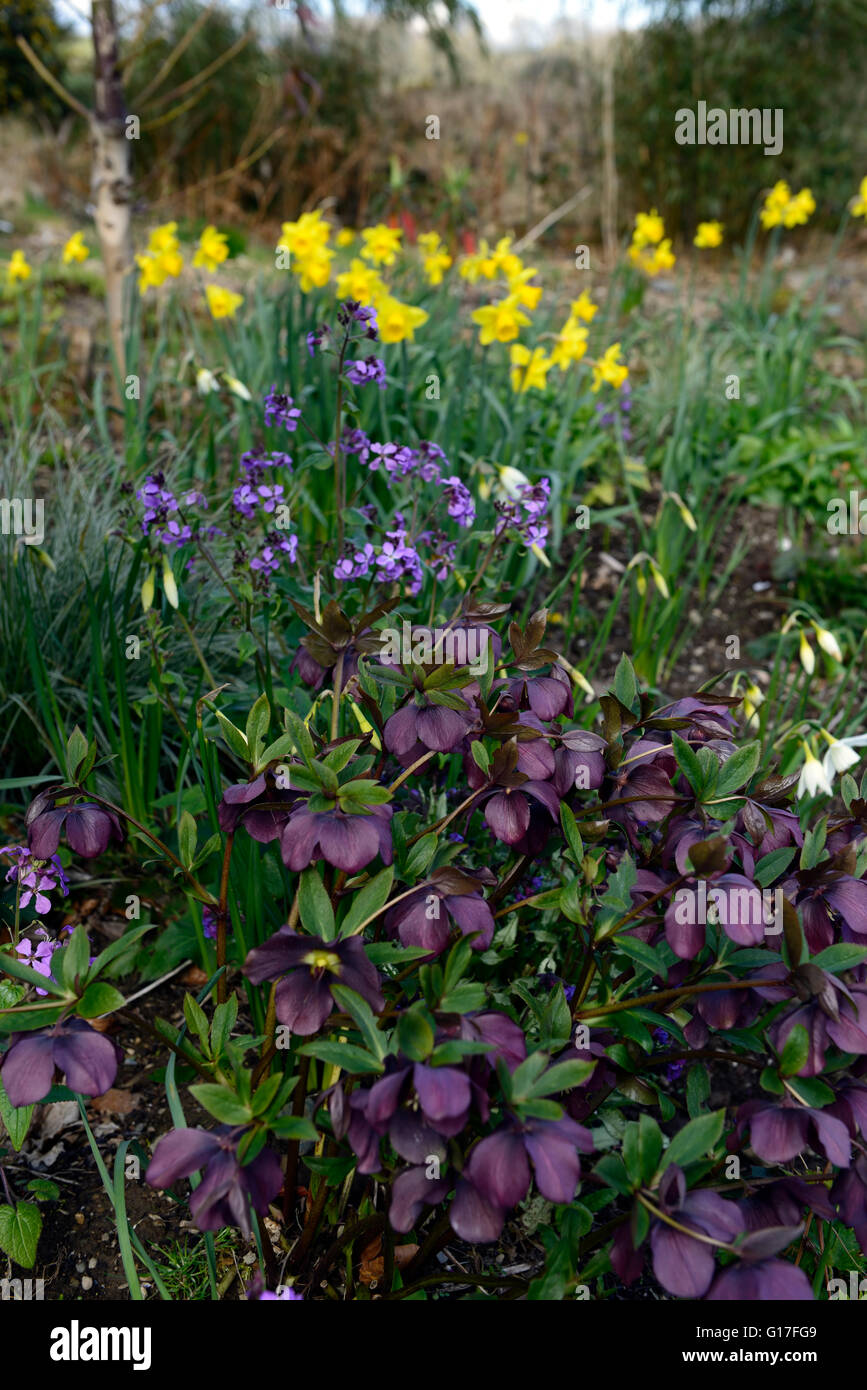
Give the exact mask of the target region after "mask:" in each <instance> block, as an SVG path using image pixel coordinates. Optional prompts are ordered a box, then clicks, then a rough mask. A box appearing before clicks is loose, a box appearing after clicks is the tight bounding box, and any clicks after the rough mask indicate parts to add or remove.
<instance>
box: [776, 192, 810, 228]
mask: <svg viewBox="0 0 867 1390" xmlns="http://www.w3.org/2000/svg"><path fill="white" fill-rule="evenodd" d="M815 211H816V199H815V198H814V197H813V194H812V193H811V191H810V189H809V188H802V189H801V191H800V193H796V194H795V196H794V198H793V199H792V201H791V202H790V203H789V205H788V207H787V208H786V209H785V211H784V213H783V226H784V227H803V226H804V225H805V223H806V222H807V219H808V218H809V217H811V216H812V214H813V213H814V212H815Z"/></svg>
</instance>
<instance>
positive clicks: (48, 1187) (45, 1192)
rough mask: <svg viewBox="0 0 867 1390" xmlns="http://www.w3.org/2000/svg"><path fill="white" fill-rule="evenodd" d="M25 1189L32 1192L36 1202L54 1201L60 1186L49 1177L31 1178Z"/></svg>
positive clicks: (58, 1193)
mask: <svg viewBox="0 0 867 1390" xmlns="http://www.w3.org/2000/svg"><path fill="white" fill-rule="evenodd" d="M26 1190H27V1191H28V1192H32V1193H33V1196H34V1197H35V1198H36V1200H37V1202H56V1201H57V1199H58V1197H59V1196H60V1188H59V1187H58V1186H57V1183H56V1182H52V1181H51V1179H50V1178H31V1180H30V1182H29V1183H28V1184H27V1187H26Z"/></svg>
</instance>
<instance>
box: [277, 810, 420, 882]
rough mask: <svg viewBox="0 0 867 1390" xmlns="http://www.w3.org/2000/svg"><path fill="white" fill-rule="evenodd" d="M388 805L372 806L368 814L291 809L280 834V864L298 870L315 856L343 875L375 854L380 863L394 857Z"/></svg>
mask: <svg viewBox="0 0 867 1390" xmlns="http://www.w3.org/2000/svg"><path fill="white" fill-rule="evenodd" d="M393 814H394V813H393V808H392V807H391V806H372V807H371V808H370V814H369V815H361V814H358V815H350V814H348V813H347V812H346V811H341V809H340V807H339V806H336V807H335V808H334V810H333V811H309V810H308V809H307V807H306V806H302V807H300V808H299V809H298V810H296V811H293V812H292V814H291V816H290V817H289V819H288V821H287V822H286V824H285V825H284V827H283V830H282V833H281V836H280V853H281V854H282V856H283V863H284V864H285V865H286V867H287V869H291V870H292V872H293V873H300V872H301V871H302V869H306V868H307V867H308V865H310V864H313V863H315V862H316V861H317V860H319V859H324V860H325V861H326V863H328V864H333V865H334V867H335V868H336V869H341V870H342V871H343V873H345V874H357V873H359V872H360V871H361V869H363V868H364V867H365V866H366V865H367V864H369V863H370V861H371V859H375V858H376V856H377V854H378V855H379V856H380V858H381V859H382V862H383V864H390V863H391V861H392V859H393V857H394V850H393V848H392V843H391V817H392V815H393Z"/></svg>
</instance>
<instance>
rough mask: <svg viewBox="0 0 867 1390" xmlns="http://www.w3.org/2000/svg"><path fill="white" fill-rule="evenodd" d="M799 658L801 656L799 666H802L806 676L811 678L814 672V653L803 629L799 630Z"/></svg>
mask: <svg viewBox="0 0 867 1390" xmlns="http://www.w3.org/2000/svg"><path fill="white" fill-rule="evenodd" d="M800 656H801V665H802V666H803V668H804V670H805V671H806V672H807V675H808V676H812V674H813V672H814V671H815V669H816V653H815V652H814V651H813V648H812V647H811V646H810V642H809V638H808V637H807V634H806V632H804V629H803V628H802V629H801V651H800Z"/></svg>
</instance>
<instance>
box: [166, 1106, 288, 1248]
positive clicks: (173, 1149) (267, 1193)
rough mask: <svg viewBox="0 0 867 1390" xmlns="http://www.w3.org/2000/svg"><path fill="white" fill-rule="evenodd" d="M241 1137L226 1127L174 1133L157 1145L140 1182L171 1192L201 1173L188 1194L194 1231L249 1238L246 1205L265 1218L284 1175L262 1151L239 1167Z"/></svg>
mask: <svg viewBox="0 0 867 1390" xmlns="http://www.w3.org/2000/svg"><path fill="white" fill-rule="evenodd" d="M244 1132H245V1131H244V1130H243V1129H238V1128H234V1129H233V1128H232V1127H231V1126H230V1125H218V1126H217V1128H216V1129H214V1130H206V1129H176V1130H173V1131H172V1133H171V1134H167V1135H165V1136H164V1137H163V1138H162V1139H160V1140H159V1142H158V1143H157V1145H156V1148H155V1149H154V1155H153V1158H152V1159H151V1161H150V1163H149V1164H148V1170H147V1172H146V1173H145V1181H146V1182H147V1183H149V1184H150V1186H151V1187H161V1188H164V1187H171V1186H172V1184H173V1183H176V1182H177V1181H178V1179H179V1178H188V1177H189V1176H190V1174H191V1173H195V1172H196V1171H197V1170H198V1169H200V1168H201V1169H202V1170H203V1171H202V1181H201V1182H200V1183H199V1185H198V1187H197V1188H196V1189H195V1190H194V1191H193V1192H191V1193H190V1214H191V1216H192V1217H193V1220H194V1221H195V1223H196V1225H197V1226H198V1228H199V1230H200V1231H218V1230H220V1228H221V1227H223V1226H239V1227H240V1228H241V1230H242V1231H243V1232H244V1234H245V1235H246V1236H247V1237H249V1236H250V1235H251V1234H252V1223H251V1221H250V1206H251V1205H252V1207H253V1210H254V1211H256V1212H257V1213H258V1214H259V1216H264V1215H265V1214H266V1213H267V1211H268V1204H269V1203H270V1202H271V1201H272V1200H273V1199H274V1197H276V1195H277V1193H278V1192H279V1191H280V1188H281V1186H282V1183H283V1174H282V1172H281V1169H280V1163H279V1160H278V1158H277V1155H276V1154H275V1153H274V1152H273V1150H272V1149H267V1148H266V1149H262V1151H261V1153H258V1154H257V1155H256V1157H255V1158H254V1159H253V1161H252V1162H251V1163H246V1164H244V1165H243V1167H242V1165H241V1163H240V1161H239V1159H238V1145H239V1144H240V1142H241V1139H242V1138H243V1135H244Z"/></svg>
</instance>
